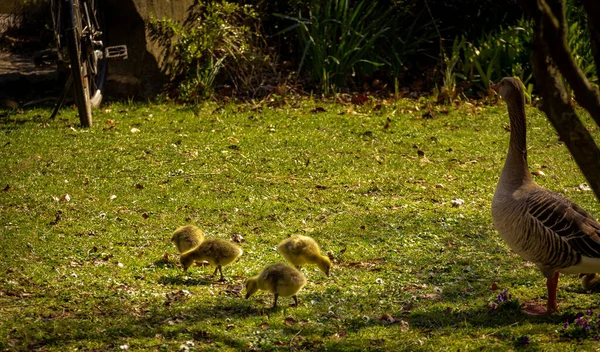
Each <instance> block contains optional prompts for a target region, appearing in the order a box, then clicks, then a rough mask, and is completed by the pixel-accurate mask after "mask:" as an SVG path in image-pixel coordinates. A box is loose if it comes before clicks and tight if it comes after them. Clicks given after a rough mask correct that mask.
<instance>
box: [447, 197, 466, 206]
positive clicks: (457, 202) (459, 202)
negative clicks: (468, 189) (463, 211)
mask: <svg viewBox="0 0 600 352" xmlns="http://www.w3.org/2000/svg"><path fill="white" fill-rule="evenodd" d="M450 203H451V204H452V206H453V207H460V206H461V205H463V204H465V201H464V200H462V199H460V198H456V199H452V200H451V201H450Z"/></svg>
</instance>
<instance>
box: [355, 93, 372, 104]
mask: <svg viewBox="0 0 600 352" xmlns="http://www.w3.org/2000/svg"><path fill="white" fill-rule="evenodd" d="M350 101H351V102H352V104H355V105H363V104H364V103H366V102H367V101H369V97H367V96H366V95H364V94H355V95H353V96H352V98H351V99H350Z"/></svg>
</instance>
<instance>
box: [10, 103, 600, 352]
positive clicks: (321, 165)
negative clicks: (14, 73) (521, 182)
mask: <svg viewBox="0 0 600 352" xmlns="http://www.w3.org/2000/svg"><path fill="white" fill-rule="evenodd" d="M415 104H416V103H415V102H414V101H400V102H396V103H390V104H389V106H384V107H383V108H382V109H380V110H377V109H373V108H372V107H371V106H366V107H353V106H344V105H333V104H327V103H314V102H311V101H302V102H299V103H296V104H292V105H285V106H283V107H277V108H274V107H268V106H266V105H265V106H252V105H225V106H218V105H216V104H207V105H203V106H198V107H193V108H192V107H182V106H175V105H162V104H139V105H137V104H129V105H127V104H113V105H108V106H106V107H104V108H103V109H102V110H101V111H98V112H97V113H96V115H95V121H96V126H95V127H93V128H91V129H87V130H82V129H80V128H78V127H77V124H76V123H77V117H76V115H75V111H73V110H64V111H63V112H62V115H60V116H59V118H58V119H57V120H54V121H47V120H46V119H45V118H44V116H48V115H49V114H50V111H49V110H30V111H26V112H20V113H5V114H4V117H2V118H0V129H1V130H2V133H1V134H0V170H1V171H0V186H1V187H0V188H4V189H5V190H4V191H0V226H1V227H0V255H1V257H2V260H1V261H0V349H2V350H31V349H40V350H51V351H65V350H73V349H80V350H120V346H124V345H127V346H128V348H129V350H169V351H173V350H179V349H180V346H181V345H185V344H186V343H188V342H189V344H188V345H187V347H188V348H189V349H190V350H290V349H291V350H367V349H370V350H390V351H392V350H411V351H430V350H450V351H457V350H461V351H464V350H513V349H527V350H556V351H564V350H568V349H571V350H580V349H594V348H598V347H599V346H600V345H599V344H598V342H596V341H594V340H593V339H592V338H591V337H588V338H584V339H575V338H571V337H569V336H568V335H565V334H563V333H562V332H561V331H562V323H563V322H564V321H565V320H567V319H569V320H572V318H573V316H574V315H575V314H576V313H578V312H580V311H585V310H586V309H595V308H597V302H598V297H597V296H596V295H594V294H589V293H586V292H584V291H583V289H582V288H581V285H580V283H579V281H578V279H577V277H576V276H562V279H561V282H560V284H559V307H560V308H561V313H560V314H557V315H555V316H553V317H546V318H539V317H529V316H526V315H523V314H521V313H520V312H519V309H518V305H516V304H512V303H514V301H513V302H509V303H508V304H507V303H504V304H500V305H499V308H498V309H496V310H490V309H489V308H488V303H489V302H493V301H495V297H496V296H497V295H498V294H499V293H500V291H502V290H503V289H509V293H510V294H512V296H513V298H515V299H518V300H519V301H520V302H524V301H530V300H535V299H539V300H544V299H545V285H544V282H545V280H544V279H543V277H542V275H541V274H540V273H539V272H538V270H537V269H536V268H535V267H534V266H533V265H531V264H528V263H526V262H524V261H523V260H522V259H521V258H520V257H518V256H516V255H515V254H512V253H511V252H510V250H509V249H508V247H507V246H506V245H505V244H504V243H503V242H502V240H501V239H500V238H499V236H498V234H497V233H496V232H495V230H494V228H493V225H492V220H491V216H490V205H491V199H492V196H493V192H494V189H495V185H496V182H497V178H498V176H499V173H500V170H501V167H502V165H503V162H504V157H505V153H506V149H507V145H508V132H507V131H506V127H507V126H508V118H507V116H506V109H505V106H504V104H499V105H497V106H492V107H480V106H473V105H470V104H463V105H462V106H461V107H459V108H456V109H451V111H449V112H448V113H443V112H441V111H440V112H437V113H434V118H433V119H424V118H422V115H423V110H420V111H415ZM317 106H318V107H322V108H324V109H325V110H326V111H325V112H317V113H311V110H312V109H313V108H315V107H317ZM527 112H528V114H529V120H528V123H529V147H530V167H531V169H533V170H538V169H540V168H541V169H542V170H543V171H544V173H545V176H538V177H536V181H537V182H538V183H539V184H541V185H543V186H545V187H547V188H549V189H551V190H554V191H558V192H560V193H562V194H564V195H565V196H567V197H569V198H571V199H572V200H574V201H576V202H578V203H579V204H580V205H582V206H583V207H584V208H586V209H587V210H588V211H590V212H591V213H592V214H599V213H600V212H599V210H600V209H599V205H598V203H597V201H596V200H595V198H594V196H593V193H592V192H590V191H587V192H585V191H581V190H579V188H578V185H579V184H581V183H583V182H585V181H584V179H583V177H582V175H581V174H580V172H579V171H578V169H577V168H576V166H575V164H574V162H573V160H572V158H571V157H570V156H569V154H568V152H567V150H566V148H565V147H564V146H563V145H562V144H561V143H560V142H559V141H558V139H557V136H556V133H555V132H554V131H553V130H552V128H551V126H550V125H549V123H548V122H547V120H546V119H545V117H544V116H543V115H541V114H540V113H539V112H538V111H537V110H535V109H533V108H530V109H528V111H527ZM388 118H389V119H390V120H391V122H389V123H387V128H386V122H387V119H388ZM132 128H136V129H138V130H139V132H137V133H134V132H132ZM593 133H594V135H595V136H596V137H599V136H598V131H596V130H594V131H593ZM419 151H420V152H419ZM423 153H424V154H423ZM65 194H68V195H69V197H70V201H57V200H56V199H59V200H60V199H61V198H62V197H64V195H65ZM457 198H460V199H463V200H464V204H463V205H462V206H459V207H453V206H452V204H451V201H452V200H453V199H457ZM187 223H192V224H195V225H197V226H199V227H201V228H202V229H203V230H204V231H205V232H206V234H207V236H215V237H222V238H231V236H232V235H234V234H239V235H242V236H243V237H244V238H245V242H243V243H241V246H242V247H243V249H244V255H243V256H242V258H241V259H240V260H239V261H238V262H236V263H234V264H232V265H230V266H228V267H226V268H225V269H224V274H225V275H226V277H227V278H228V281H227V282H225V283H217V282H214V281H212V280H211V279H210V278H209V277H208V276H209V274H210V273H212V268H208V267H200V266H194V267H192V268H191V270H190V271H188V273H184V272H183V271H182V270H181V268H180V266H179V264H178V255H177V253H176V250H175V247H174V246H173V245H172V244H171V243H169V238H170V235H171V233H172V232H173V231H174V230H175V228H176V227H178V226H180V225H183V224H187ZM295 233H308V234H309V235H311V236H313V237H314V238H315V239H316V240H317V241H318V242H319V243H320V244H321V246H322V247H323V249H324V250H325V251H328V252H330V253H331V255H332V256H333V257H335V258H336V259H335V263H334V268H333V270H332V277H331V278H329V279H327V278H326V277H324V276H323V275H322V274H320V273H319V272H318V271H317V269H316V268H315V267H306V268H304V269H303V270H304V272H305V274H306V276H307V278H308V281H309V283H308V284H307V286H306V287H305V288H304V289H303V290H302V291H300V293H299V299H300V306H299V307H297V308H292V307H290V306H289V304H290V303H291V302H292V300H291V299H290V298H281V299H280V304H281V307H280V308H279V309H278V310H275V311H273V310H271V309H269V308H268V307H270V305H271V302H272V297H271V296H270V295H267V294H266V293H264V292H263V293H259V294H256V295H254V296H253V297H251V298H250V299H249V300H245V299H243V293H244V292H243V291H242V292H241V293H240V292H239V289H240V285H242V284H243V280H244V278H246V277H248V276H250V275H253V274H256V273H258V272H259V271H260V270H261V268H262V267H264V266H265V265H267V264H270V263H274V262H277V261H280V260H282V257H280V256H279V254H278V253H277V252H276V251H275V250H274V248H275V247H276V245H277V243H278V242H279V241H280V240H282V239H283V238H285V237H286V236H288V235H291V234H295ZM494 284H495V285H497V287H498V290H497V291H493V290H492V286H493V285H494ZM389 317H392V318H393V319H388V320H386V319H382V318H389ZM524 336H527V337H529V338H530V340H531V342H530V343H529V344H528V345H524V344H522V343H521V341H522V339H523V337H524ZM192 344H193V345H192Z"/></svg>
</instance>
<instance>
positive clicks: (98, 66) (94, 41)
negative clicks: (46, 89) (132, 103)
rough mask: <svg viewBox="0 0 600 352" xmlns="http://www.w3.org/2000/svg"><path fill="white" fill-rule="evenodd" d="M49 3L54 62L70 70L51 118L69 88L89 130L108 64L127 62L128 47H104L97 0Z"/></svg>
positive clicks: (98, 101)
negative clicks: (108, 62) (54, 52)
mask: <svg viewBox="0 0 600 352" xmlns="http://www.w3.org/2000/svg"><path fill="white" fill-rule="evenodd" d="M50 3H51V4H50V6H51V12H52V24H53V30H54V38H55V42H56V48H57V49H56V55H57V57H56V59H57V60H58V61H59V62H62V63H64V64H65V65H66V66H69V67H70V75H69V77H68V78H67V81H66V84H65V88H64V89H63V92H62V94H61V96H60V97H59V99H58V102H57V104H56V106H55V108H54V111H53V113H52V116H51V118H53V117H54V116H56V114H57V113H58V110H59V109H60V107H61V105H62V103H63V101H64V98H65V96H66V94H67V92H68V91H69V88H71V87H72V88H73V95H74V98H75V104H76V105H77V110H78V113H79V120H80V122H81V125H82V126H83V127H91V126H92V109H93V108H97V107H98V106H100V103H102V98H103V93H104V81H105V79H106V74H107V60H109V59H126V58H127V47H126V46H125V45H116V46H105V33H104V32H103V29H104V17H103V13H102V8H101V1H100V0H50Z"/></svg>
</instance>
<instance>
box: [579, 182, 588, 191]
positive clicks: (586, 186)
mask: <svg viewBox="0 0 600 352" xmlns="http://www.w3.org/2000/svg"><path fill="white" fill-rule="evenodd" d="M577 188H579V189H580V190H582V191H591V190H592V188H591V187H590V186H588V184H587V183H582V184H580V185H579V186H578V187H577Z"/></svg>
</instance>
